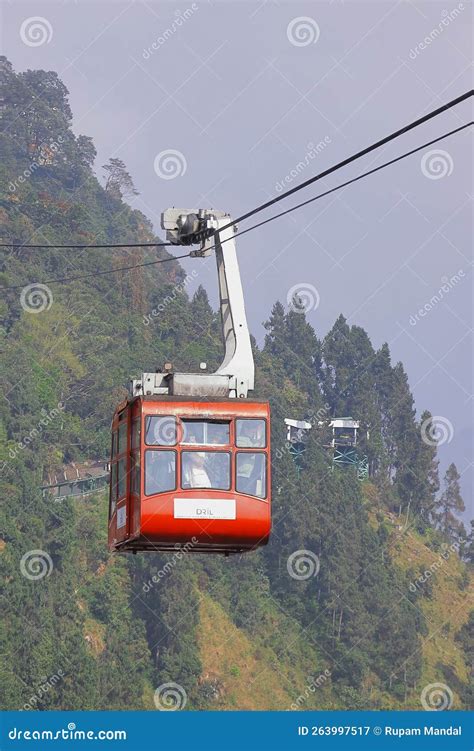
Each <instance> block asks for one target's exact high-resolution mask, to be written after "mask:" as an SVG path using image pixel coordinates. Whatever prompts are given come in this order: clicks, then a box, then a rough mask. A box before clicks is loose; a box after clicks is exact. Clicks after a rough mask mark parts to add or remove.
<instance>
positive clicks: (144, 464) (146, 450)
mask: <svg viewBox="0 0 474 751" xmlns="http://www.w3.org/2000/svg"><path fill="white" fill-rule="evenodd" d="M149 451H156V452H158V451H159V452H161V453H163V452H165V451H166V452H168V453H170V454H174V487H172V488H169V489H166V490H158V491H156V492H155V493H147V492H146V478H147V466H146V457H147V454H148V452H149ZM177 454H178V452H177V450H176V449H175V448H164V447H163V446H159V447H156V446H153V447H150V448H146V449H145V451H144V457H143V495H144V496H145V497H146V498H151V497H152V496H154V495H163V493H174V492H175V491H176V490H177V488H178V460H177Z"/></svg>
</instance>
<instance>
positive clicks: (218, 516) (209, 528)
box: [109, 396, 271, 553]
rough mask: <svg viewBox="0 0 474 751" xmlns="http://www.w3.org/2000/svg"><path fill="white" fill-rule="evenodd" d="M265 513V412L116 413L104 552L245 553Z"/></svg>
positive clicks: (228, 404) (206, 404)
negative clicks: (106, 548)
mask: <svg viewBox="0 0 474 751" xmlns="http://www.w3.org/2000/svg"><path fill="white" fill-rule="evenodd" d="M270 508H271V497H270V410H269V405H268V403H267V402H261V401H257V400H253V399H245V400H242V401H239V400H237V399H215V400H212V399H210V400H208V399H206V401H198V400H196V398H192V397H191V398H189V397H188V398H186V397H166V396H165V397H161V398H157V397H156V396H149V397H147V396H139V397H136V398H134V399H132V400H131V401H129V402H128V403H123V404H122V405H120V406H119V407H118V408H117V411H116V413H115V415H114V418H113V423H112V457H111V472H110V505H109V549H110V550H116V551H130V550H131V551H133V552H136V551H138V550H142V551H143V550H174V549H175V548H176V546H177V545H182V544H186V543H188V545H187V550H189V551H193V552H209V553H239V552H243V551H246V550H253V549H255V548H257V547H259V546H260V545H266V543H267V542H268V539H269V536H270V526H271V517H270Z"/></svg>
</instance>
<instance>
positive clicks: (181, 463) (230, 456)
mask: <svg viewBox="0 0 474 751" xmlns="http://www.w3.org/2000/svg"><path fill="white" fill-rule="evenodd" d="M186 445H188V444H186ZM191 445H194V444H191ZM212 445H213V446H214V445H215V444H212ZM179 453H180V462H179V473H180V474H179V479H180V488H181V490H185V491H186V490H191V491H193V490H220V491H221V492H223V493H228V492H229V491H231V490H232V454H233V451H232V450H231V451H229V450H227V451H225V450H224V451H220V450H219V449H218V450H217V451H216V450H211V451H203V450H202V449H199V448H197V449H187V448H186V449H182V450H181V451H180V452H179ZM192 453H197V454H226V455H227V457H228V459H229V485H228V487H227V488H215V487H210V488H203V487H193V488H189V487H184V485H183V477H184V472H183V454H192ZM209 479H210V478H209Z"/></svg>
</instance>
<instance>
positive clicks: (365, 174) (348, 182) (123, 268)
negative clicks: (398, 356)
mask: <svg viewBox="0 0 474 751" xmlns="http://www.w3.org/2000/svg"><path fill="white" fill-rule="evenodd" d="M472 93H474V92H468V93H466V94H464V95H462V96H461V97H458V98H457V99H455V100H452V102H449V103H448V104H446V105H443V107H440V108H438V110H435V111H434V112H432V113H429V114H428V115H425V116H424V117H423V118H419V120H418V121H415V122H414V123H411V124H410V125H408V126H405V128H402V129H400V130H399V131H396V132H395V133H394V134H391V136H387V137H386V138H385V139H382V140H381V141H379V142H377V144H375V145H374V144H373V145H372V146H371V147H367V149H365V150H363V151H362V152H359V153H358V154H357V155H354V156H353V157H350V158H349V161H347V160H344V161H343V162H340V163H339V165H335V166H334V167H331V168H329V170H325V171H324V172H322V173H320V174H319V175H316V176H315V177H313V178H310V179H309V180H307V181H306V182H304V183H300V184H299V185H298V186H295V188H292V189H291V190H290V191H287V192H286V193H284V194H282V195H281V196H277V197H276V198H274V199H272V200H271V201H269V202H267V203H265V204H262V206H260V207H258V208H257V209H255V210H253V211H252V212H248V213H247V214H245V215H242V216H241V217H237V219H235V220H233V221H232V222H230V223H229V224H228V225H225V226H224V227H221V228H219V230H216V231H215V232H214V233H213V234H214V235H215V234H217V233H220V232H222V231H223V230H225V229H227V228H228V227H231V226H235V225H236V224H237V223H238V222H240V221H243V220H244V219H246V218H249V217H250V216H253V215H254V214H255V213H258V212H259V211H261V210H263V208H267V207H268V206H270V205H272V204H274V203H276V202H277V201H280V200H282V199H283V198H285V197H287V196H288V195H292V194H293V193H295V192H297V191H298V190H301V189H302V188H303V187H306V186H307V185H309V184H311V183H312V182H315V181H316V180H319V179H322V178H323V177H324V176H326V175H327V174H330V173H331V172H334V171H335V170H336V169H340V168H341V167H342V166H345V164H347V163H349V162H350V161H354V159H356V158H359V156H362V155H363V154H366V153H368V152H369V151H371V150H373V148H377V147H378V146H380V145H382V143H386V142H387V140H392V138H394V137H396V136H397V135H400V134H401V133H404V132H406V131H407V130H411V129H412V128H413V127H416V124H421V122H425V121H426V120H427V119H430V118H431V117H434V116H435V114H440V113H441V112H444V111H445V110H446V109H449V108H450V107H452V106H454V105H455V104H457V103H459V102H460V101H464V99H466V98H467V97H468V96H471V95H472ZM473 124H474V122H473V121H470V122H468V123H465V124H464V125H461V126H459V127H458V128H454V129H453V130H451V131H448V132H447V133H444V134H443V135H441V136H438V137H437V138H433V139H431V140H430V141H426V142H425V143H423V144H421V145H420V146H417V147H415V148H414V149H410V150H409V151H407V152H404V153H403V154H400V155H399V156H397V157H394V158H393V159H390V160H389V161H387V162H384V163H383V164H380V165H378V166H377V167H374V168H373V169H371V170H368V171H366V172H363V173H361V174H360V175H356V177H353V178H351V179H349V180H346V181H345V182H343V183H340V184H339V185H336V186H335V187H333V188H330V189H328V190H326V191H324V192H323V193H319V194H318V195H316V196H312V197H311V198H309V199H307V200H306V201H302V202H301V203H299V204H296V205H295V206H291V207H290V208H289V209H286V210H285V211H281V212H279V213H278V214H274V215H273V216H271V217H269V218H268V219H265V220H263V221H262V222H258V223H257V224H254V225H252V226H251V227H248V228H247V229H245V230H242V231H240V232H237V233H236V234H235V235H233V237H231V238H228V239H227V240H223V241H222V244H223V243H225V242H228V241H229V240H231V239H232V240H233V239H235V238H236V237H239V236H242V235H245V234H247V232H251V231H253V230H255V229H257V228H259V227H262V226H264V225H265V224H269V223H270V222H272V221H275V220H276V219H279V218H281V217H283V216H286V215H287V214H290V213H292V212H293V211H296V210H297V209H300V208H302V207H303V206H307V205H308V204H310V203H313V202H314V201H317V200H319V199H321V198H324V197H325V196H328V195H330V194H331V193H335V192H336V191H338V190H341V189H342V188H345V187H347V186H348V185H351V184H353V183H355V182H358V181H359V180H362V179H363V178H365V177H368V176H369V175H372V174H374V173H376V172H379V171H380V170H382V169H385V168H386V167H388V166H390V165H392V164H395V163H397V162H399V161H401V160H402V159H406V158H407V157H408V156H411V155H413V154H415V153H417V152H419V151H421V150H423V149H425V148H427V147H428V146H432V145H433V144H434V143H438V142H439V141H442V140H444V139H445V138H449V137H450V136H452V135H454V134H456V133H459V132H460V131H462V130H465V129H466V128H468V127H470V126H471V125H473ZM198 234H199V233H198ZM170 246H173V247H175V243H132V244H125V243H124V244H121V243H118V244H113V245H106V244H104V245H51V246H48V245H30V246H29V245H16V246H15V245H13V246H12V244H0V247H19V248H44V247H52V248H81V249H85V248H121V247H125V248H132V247H170ZM215 247H216V246H215V245H213V246H211V247H210V248H208V249H207V250H214V249H215ZM190 256H191V252H190V253H185V254H183V255H180V256H170V257H169V258H161V259H157V260H155V261H147V262H144V263H139V264H132V265H130V266H120V267H118V268H116V269H110V270H104V271H96V272H94V273H92V274H82V275H77V276H72V277H63V278H56V279H50V280H48V281H45V282H30V284H65V283H67V282H73V281H80V280H83V279H89V278H93V277H96V276H105V275H108V274H115V273H117V272H121V271H130V270H132V269H136V268H144V267H147V266H155V265H157V264H160V263H167V262H171V261H177V260H181V259H183V258H189V257H190ZM24 287H25V285H24V284H17V285H12V286H3V287H0V290H2V291H7V290H16V289H22V288H24Z"/></svg>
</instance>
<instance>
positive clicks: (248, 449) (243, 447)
mask: <svg viewBox="0 0 474 751" xmlns="http://www.w3.org/2000/svg"><path fill="white" fill-rule="evenodd" d="M246 420H247V421H248V420H253V421H255V420H261V421H262V422H263V424H264V425H265V445H264V446H239V445H238V443H237V423H238V422H245V421H246ZM234 444H235V448H236V449H239V450H240V449H243V450H247V451H250V450H252V451H253V450H254V449H257V450H259V451H263V450H264V449H267V448H268V420H267V418H266V417H236V418H235V427H234Z"/></svg>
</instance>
